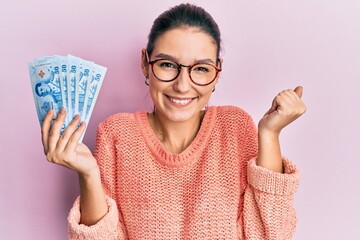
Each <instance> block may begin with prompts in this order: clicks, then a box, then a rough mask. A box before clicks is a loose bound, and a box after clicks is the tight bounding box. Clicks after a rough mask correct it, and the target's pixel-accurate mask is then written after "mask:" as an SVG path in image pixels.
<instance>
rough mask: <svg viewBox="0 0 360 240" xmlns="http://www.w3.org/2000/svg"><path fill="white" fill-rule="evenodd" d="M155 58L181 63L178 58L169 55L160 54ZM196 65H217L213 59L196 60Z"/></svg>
mask: <svg viewBox="0 0 360 240" xmlns="http://www.w3.org/2000/svg"><path fill="white" fill-rule="evenodd" d="M155 57H156V58H159V59H160V58H161V59H166V60H170V61H173V62H177V63H179V59H178V58H176V57H173V56H171V55H168V54H164V53H159V54H157V55H156V56H155ZM194 63H195V64H197V63H212V64H215V63H214V61H213V60H212V59H211V58H204V59H199V60H195V61H194Z"/></svg>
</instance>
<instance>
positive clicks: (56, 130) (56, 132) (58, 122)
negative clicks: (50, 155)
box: [48, 108, 66, 152]
mask: <svg viewBox="0 0 360 240" xmlns="http://www.w3.org/2000/svg"><path fill="white" fill-rule="evenodd" d="M65 117H66V110H65V108H62V109H61V110H60V112H59V113H58V115H57V117H56V119H55V120H54V122H53V125H52V127H51V129H50V132H49V137H48V139H49V141H48V151H50V152H51V151H54V150H55V148H56V145H57V142H58V140H59V137H60V130H61V128H62V127H63V125H64V121H65Z"/></svg>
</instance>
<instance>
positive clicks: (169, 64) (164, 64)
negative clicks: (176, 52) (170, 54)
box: [159, 62, 176, 68]
mask: <svg viewBox="0 0 360 240" xmlns="http://www.w3.org/2000/svg"><path fill="white" fill-rule="evenodd" d="M159 65H160V67H162V68H176V66H175V63H172V62H160V63H159Z"/></svg>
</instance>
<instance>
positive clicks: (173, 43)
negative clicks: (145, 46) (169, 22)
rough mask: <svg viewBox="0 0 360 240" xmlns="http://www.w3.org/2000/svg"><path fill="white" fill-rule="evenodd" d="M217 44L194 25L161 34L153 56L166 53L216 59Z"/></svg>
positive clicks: (178, 56)
mask: <svg viewBox="0 0 360 240" xmlns="http://www.w3.org/2000/svg"><path fill="white" fill-rule="evenodd" d="M216 50H217V49H216V44H215V43H214V40H213V39H212V38H211V36H209V34H207V33H205V32H203V31H201V30H199V28H194V27H181V28H175V29H172V30H168V31H166V32H165V33H163V34H162V35H160V36H159V37H158V38H157V40H156V42H155V47H154V51H153V53H152V56H156V55H158V54H166V55H170V56H173V57H174V58H178V59H182V60H183V59H184V60H186V59H189V60H193V59H203V58H214V59H216Z"/></svg>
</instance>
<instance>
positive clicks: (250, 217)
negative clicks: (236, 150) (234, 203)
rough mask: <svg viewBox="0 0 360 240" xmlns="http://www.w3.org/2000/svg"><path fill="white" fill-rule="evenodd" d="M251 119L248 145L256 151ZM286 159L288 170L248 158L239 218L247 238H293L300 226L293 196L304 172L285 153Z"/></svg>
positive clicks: (255, 133)
mask: <svg viewBox="0 0 360 240" xmlns="http://www.w3.org/2000/svg"><path fill="white" fill-rule="evenodd" d="M249 122H250V124H251V126H249V131H248V136H247V139H248V140H247V143H246V144H245V146H246V147H247V148H249V149H250V150H249V151H251V152H253V150H251V148H254V147H255V148H257V131H256V128H255V126H254V123H253V122H252V120H251V121H249ZM251 145H253V146H251ZM282 161H283V166H284V173H277V172H273V171H271V170H268V169H266V168H263V167H260V166H258V165H257V164H256V157H252V158H251V159H250V161H248V164H247V186H246V189H245V193H244V206H243V213H242V217H240V219H239V222H238V228H239V235H240V236H242V237H243V239H264V240H265V239H266V240H275V239H279V240H280V239H281V240H284V239H292V236H293V234H294V232H295V227H296V213H295V209H294V207H293V200H294V194H295V192H296V190H297V186H298V184H299V179H300V173H299V171H298V169H297V168H296V166H295V165H294V164H293V163H292V162H291V161H289V160H288V159H286V158H285V157H283V158H282Z"/></svg>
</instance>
